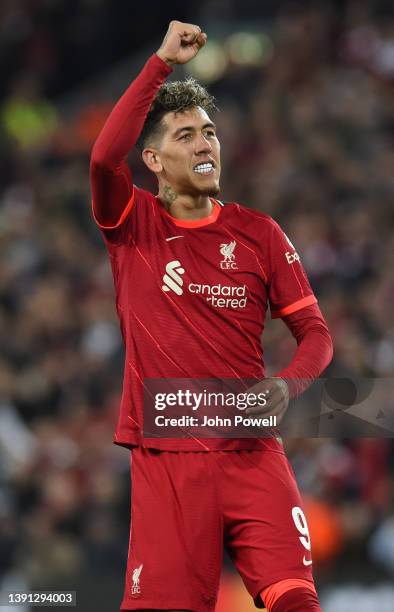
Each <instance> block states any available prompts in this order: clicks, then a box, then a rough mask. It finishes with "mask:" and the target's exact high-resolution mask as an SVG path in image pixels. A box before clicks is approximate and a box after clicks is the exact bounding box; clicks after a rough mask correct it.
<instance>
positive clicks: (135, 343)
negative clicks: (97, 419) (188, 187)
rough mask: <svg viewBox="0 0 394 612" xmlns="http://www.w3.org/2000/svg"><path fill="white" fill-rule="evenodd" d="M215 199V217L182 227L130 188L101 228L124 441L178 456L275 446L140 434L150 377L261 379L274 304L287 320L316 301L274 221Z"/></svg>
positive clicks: (260, 441)
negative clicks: (118, 354)
mask: <svg viewBox="0 0 394 612" xmlns="http://www.w3.org/2000/svg"><path fill="white" fill-rule="evenodd" d="M212 202H213V210H212V213H211V214H210V216H208V217H205V218H203V219H198V220H192V221H184V220H180V219H175V218H173V217H171V216H170V215H169V214H168V213H167V211H166V210H165V208H164V207H163V205H162V204H161V202H160V200H159V199H158V198H157V197H155V196H154V195H153V194H151V193H149V192H147V191H144V190H142V189H139V188H137V187H134V192H133V196H132V198H131V200H130V202H129V204H128V206H127V207H126V209H125V210H124V213H123V214H122V217H121V219H120V220H119V222H118V224H117V225H116V227H113V228H105V227H103V226H100V228H101V230H102V232H103V235H104V239H105V243H106V246H107V249H108V251H109V256H110V261H111V266H112V272H113V277H114V283H115V291H116V307H117V312H118V315H119V320H120V326H121V330H122V335H123V339H124V342H125V346H126V357H125V370H124V382H123V394H122V400H121V408H120V416H119V421H118V425H117V429H116V433H115V439H114V441H115V442H116V443H118V444H122V445H126V446H132V445H141V444H143V445H144V446H147V447H151V448H157V449H162V450H179V451H181V450H216V449H221V450H231V449H241V448H243V449H246V448H249V449H256V448H258V447H261V445H267V444H268V445H270V446H272V445H275V444H277V441H276V440H275V439H258V440H256V439H253V438H251V439H208V440H207V439H203V440H197V439H195V438H189V439H187V438H186V439H179V438H178V439H169V438H165V439H157V438H144V437H143V381H144V379H145V378H258V379H261V378H263V377H264V361H263V350H262V346H261V335H262V332H263V329H264V321H265V315H266V312H267V309H268V306H269V307H270V309H271V316H272V317H282V316H285V315H287V314H290V313H292V312H295V311H297V310H299V309H301V308H304V307H305V306H309V305H310V304H313V303H315V302H316V301H317V300H316V298H315V296H314V294H313V292H312V289H311V287H310V285H309V282H308V279H307V277H306V274H305V272H304V270H303V267H302V265H301V263H300V259H299V256H298V254H297V253H296V251H295V249H294V247H293V245H292V244H291V242H290V241H289V239H288V238H287V236H286V235H285V234H284V232H283V231H282V230H281V228H280V227H279V226H278V224H277V223H276V222H275V221H274V220H273V219H272V218H271V217H269V216H267V215H265V214H263V213H261V212H257V211H255V210H251V209H248V208H246V207H244V206H241V205H240V204H236V203H230V204H225V205H223V204H222V203H221V202H219V201H216V200H212ZM99 225H100V224H99Z"/></svg>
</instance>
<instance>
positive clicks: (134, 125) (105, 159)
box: [90, 21, 207, 229]
mask: <svg viewBox="0 0 394 612" xmlns="http://www.w3.org/2000/svg"><path fill="white" fill-rule="evenodd" d="M206 40H207V36H206V34H205V33H203V32H201V29H200V28H199V27H198V26H196V25H193V24H189V23H182V22H180V21H171V23H170V25H169V28H168V31H167V33H166V35H165V37H164V40H163V42H162V44H161V46H160V49H158V51H157V53H155V54H154V55H152V57H151V58H150V59H149V60H148V61H147V63H146V64H145V66H144V68H143V70H142V72H140V74H139V75H138V77H137V78H136V79H135V81H133V82H132V83H131V85H130V86H129V88H128V89H127V90H126V92H125V93H124V94H123V96H122V97H121V98H120V100H119V102H118V103H117V104H116V106H115V107H114V109H113V110H112V112H111V114H110V116H109V117H108V119H107V121H106V123H105V125H104V127H103V129H102V130H101V133H100V134H99V136H98V138H97V140H96V142H95V144H94V147H93V150H92V156H91V162H90V182H91V188H92V196H93V213H94V216H95V218H96V221H97V222H98V224H99V225H100V226H101V227H102V228H107V229H111V228H114V227H117V226H118V225H120V223H121V222H122V221H123V219H124V217H125V216H126V215H127V213H128V212H129V209H130V208H131V206H132V204H133V181H132V177H131V172H130V168H129V166H128V163H127V156H128V154H129V152H130V151H131V149H132V148H133V147H134V145H135V144H136V142H137V140H138V138H139V136H140V134H141V132H142V128H143V127H144V123H145V119H146V116H147V114H148V112H149V109H150V107H151V104H152V102H153V99H154V97H155V95H156V93H157V91H158V90H159V88H160V87H161V85H162V84H163V82H164V81H165V79H166V78H167V77H168V75H169V74H170V72H171V71H172V68H171V65H172V64H186V63H187V62H188V61H190V60H191V59H192V58H193V57H195V56H196V55H197V53H198V52H199V50H200V49H201V48H202V47H203V46H204V45H205V42H206Z"/></svg>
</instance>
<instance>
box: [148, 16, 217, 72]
mask: <svg viewBox="0 0 394 612" xmlns="http://www.w3.org/2000/svg"><path fill="white" fill-rule="evenodd" d="M206 42H207V35H206V34H205V33H204V32H201V28H199V27H198V26H196V25H193V24H191V23H182V22H180V21H171V23H170V25H169V27H168V30H167V34H166V35H165V37H164V40H163V42H162V44H161V47H160V49H159V50H158V51H157V55H158V56H159V57H160V58H161V59H162V60H163V61H164V62H166V64H186V62H189V61H190V60H191V59H193V57H195V56H196V55H197V53H198V52H199V50H200V49H201V48H202V47H203V46H204V45H205V43H206Z"/></svg>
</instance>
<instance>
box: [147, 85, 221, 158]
mask: <svg viewBox="0 0 394 612" xmlns="http://www.w3.org/2000/svg"><path fill="white" fill-rule="evenodd" d="M195 106H200V107H201V108H202V109H203V110H205V111H206V112H210V111H214V110H218V109H217V106H216V104H215V98H214V97H213V96H212V95H211V94H210V93H208V91H207V90H206V89H205V88H204V87H202V85H200V84H199V83H197V81H196V80H195V79H193V78H192V77H190V78H188V79H186V80H185V81H172V82H169V83H164V85H162V86H161V87H160V89H159V91H158V92H157V94H156V96H155V98H154V100H153V102H152V106H151V107H150V110H149V112H148V115H147V117H146V120H145V123H144V127H143V130H142V132H141V135H140V137H139V139H138V142H137V148H138V149H139V151H143V149H144V148H145V147H146V146H147V144H148V143H149V142H150V141H151V140H152V137H157V136H160V135H161V133H162V131H163V128H164V126H163V124H162V119H163V117H164V115H165V114H166V113H169V112H173V113H181V112H183V111H185V110H188V109H190V108H193V107H195Z"/></svg>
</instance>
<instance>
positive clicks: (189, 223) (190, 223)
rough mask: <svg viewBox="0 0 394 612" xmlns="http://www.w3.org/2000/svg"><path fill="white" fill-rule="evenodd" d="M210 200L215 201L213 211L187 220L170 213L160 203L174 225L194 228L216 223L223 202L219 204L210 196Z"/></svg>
mask: <svg viewBox="0 0 394 612" xmlns="http://www.w3.org/2000/svg"><path fill="white" fill-rule="evenodd" d="M156 199H157V200H158V201H159V203H160V200H159V199H158V198H156ZM210 200H211V202H212V203H213V208H212V212H211V214H210V215H208V216H207V217H201V219H189V220H186V219H176V218H175V217H173V216H172V215H170V214H169V213H168V212H167V211H166V209H165V208H164V206H163V205H162V204H161V203H160V207H161V209H162V211H163V213H164V214H165V215H166V217H168V218H169V219H171V221H172V222H173V223H174V225H177V226H178V227H188V228H191V229H193V228H195V227H204V225H209V224H210V223H215V221H216V220H217V218H218V217H219V215H220V212H221V208H222V206H223V204H219V202H218V201H217V200H214V199H213V198H210Z"/></svg>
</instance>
